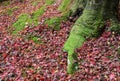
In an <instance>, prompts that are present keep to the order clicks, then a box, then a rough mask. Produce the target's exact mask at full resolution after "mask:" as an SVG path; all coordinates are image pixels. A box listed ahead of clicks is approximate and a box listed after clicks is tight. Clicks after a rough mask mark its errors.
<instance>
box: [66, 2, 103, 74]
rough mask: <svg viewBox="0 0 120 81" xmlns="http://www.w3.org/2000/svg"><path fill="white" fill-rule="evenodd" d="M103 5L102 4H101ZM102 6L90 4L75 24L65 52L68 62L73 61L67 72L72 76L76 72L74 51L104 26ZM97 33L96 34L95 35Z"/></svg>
mask: <svg viewBox="0 0 120 81" xmlns="http://www.w3.org/2000/svg"><path fill="white" fill-rule="evenodd" d="M100 3H101V2H100ZM101 6H102V4H100V5H95V4H92V5H91V4H88V5H87V6H86V8H85V9H84V11H83V14H82V15H81V16H80V18H78V20H77V21H76V22H75V24H74V26H73V28H72V30H71V32H70V36H69V38H68V40H67V41H66V43H65V45H64V50H66V51H67V52H68V57H69V58H68V60H71V61H70V62H71V63H70V64H69V63H68V68H67V71H68V73H70V74H72V73H73V72H74V69H73V68H76V67H75V66H74V62H73V60H76V59H75V58H74V57H73V56H75V53H74V50H75V49H76V48H78V47H81V46H82V44H83V43H84V42H85V41H86V39H87V38H89V37H91V36H92V35H94V34H96V35H97V33H98V32H96V31H98V29H99V27H100V26H101V24H103V23H102V22H103V17H102V16H103V10H102V8H103V7H101ZM95 32H96V33H95Z"/></svg>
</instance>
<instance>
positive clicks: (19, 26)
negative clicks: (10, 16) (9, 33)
mask: <svg viewBox="0 0 120 81" xmlns="http://www.w3.org/2000/svg"><path fill="white" fill-rule="evenodd" d="M15 9H16V8H15ZM44 9H45V6H42V7H41V8H40V9H38V10H36V11H35V12H34V13H33V14H32V16H30V15H29V14H21V15H20V16H19V17H18V20H17V21H16V22H15V23H13V27H15V31H13V34H17V33H18V32H19V31H21V30H23V29H24V27H25V25H26V23H28V25H31V24H34V25H35V26H36V25H38V18H39V17H40V16H41V15H42V14H43V13H44ZM13 10H14V9H13ZM10 12H11V10H10Z"/></svg>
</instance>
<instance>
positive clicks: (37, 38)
mask: <svg viewBox="0 0 120 81" xmlns="http://www.w3.org/2000/svg"><path fill="white" fill-rule="evenodd" d="M29 39H30V40H33V41H34V42H35V43H36V44H40V43H41V41H40V37H36V36H31V37H30V38H29Z"/></svg>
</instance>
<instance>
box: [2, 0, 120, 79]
mask: <svg viewBox="0 0 120 81" xmlns="http://www.w3.org/2000/svg"><path fill="white" fill-rule="evenodd" d="M60 1H61V0H58V2H55V3H54V4H53V3H51V2H49V1H47V0H41V1H40V0H25V1H24V2H22V3H21V2H10V1H5V2H3V3H1V4H0V81H120V36H119V35H117V36H116V35H115V34H114V33H113V32H107V31H105V32H104V33H103V34H102V35H101V36H100V37H99V38H96V39H91V40H88V41H87V42H85V43H84V44H83V46H82V47H80V48H78V49H76V52H77V54H78V60H79V70H78V71H77V72H76V73H75V74H73V75H68V74H67V72H66V68H67V53H65V52H63V49H62V48H63V45H64V42H65V41H66V40H67V38H68V36H69V32H70V29H71V27H72V25H73V24H74V21H69V19H68V21H62V22H61V24H60V30H53V29H52V28H49V27H48V25H47V24H45V23H44V21H45V19H46V18H51V17H53V16H56V17H58V16H61V14H60V12H59V11H57V7H58V6H59V4H60ZM43 5H46V8H45V9H44V13H43V14H42V15H41V16H39V17H38V16H37V17H38V18H39V19H38V20H39V21H38V22H37V25H34V24H32V25H31V24H29V23H28V22H29V21H27V22H26V20H25V24H24V28H21V29H18V30H17V31H16V32H17V33H16V32H13V31H15V27H13V26H15V25H13V23H15V22H16V21H17V20H18V18H19V16H20V15H21V14H23V13H26V14H29V16H32V15H33V13H34V12H35V11H36V10H37V9H39V8H41V7H42V6H43ZM36 13H37V12H36ZM40 14H41V13H40ZM25 17H26V16H25ZM27 18H29V17H26V19H27ZM32 21H33V20H32ZM30 22H31V21H30ZM18 25H20V23H19V24H18ZM20 26H22V25H20Z"/></svg>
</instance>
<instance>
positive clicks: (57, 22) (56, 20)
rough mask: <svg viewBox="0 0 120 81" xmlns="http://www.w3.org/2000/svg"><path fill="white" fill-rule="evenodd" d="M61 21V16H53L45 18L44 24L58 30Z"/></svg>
mask: <svg viewBox="0 0 120 81" xmlns="http://www.w3.org/2000/svg"><path fill="white" fill-rule="evenodd" d="M61 21H62V18H59V17H54V18H51V19H48V20H46V21H45V24H47V25H48V26H49V27H52V28H53V29H55V30H59V29H60V22H61Z"/></svg>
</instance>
